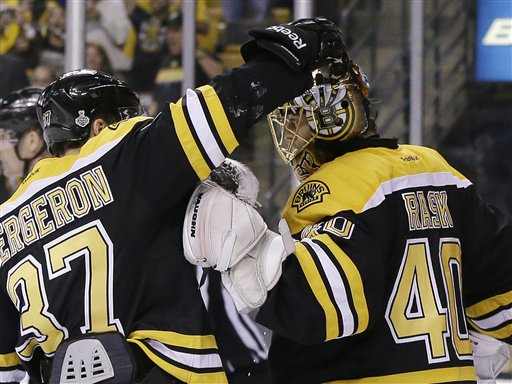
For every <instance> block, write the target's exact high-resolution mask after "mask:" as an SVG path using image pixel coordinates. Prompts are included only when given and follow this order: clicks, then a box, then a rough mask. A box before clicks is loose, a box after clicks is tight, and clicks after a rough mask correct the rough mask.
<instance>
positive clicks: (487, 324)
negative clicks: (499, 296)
mask: <svg viewBox="0 0 512 384" xmlns="http://www.w3.org/2000/svg"><path fill="white" fill-rule="evenodd" d="M510 320H512V308H508V309H505V310H503V311H500V312H498V313H496V314H494V315H492V316H490V317H487V318H485V319H482V320H473V319H471V321H472V322H473V323H475V324H476V325H477V326H478V327H479V328H481V329H484V330H489V329H492V328H496V327H499V326H502V325H503V324H505V323H506V322H508V321H510Z"/></svg>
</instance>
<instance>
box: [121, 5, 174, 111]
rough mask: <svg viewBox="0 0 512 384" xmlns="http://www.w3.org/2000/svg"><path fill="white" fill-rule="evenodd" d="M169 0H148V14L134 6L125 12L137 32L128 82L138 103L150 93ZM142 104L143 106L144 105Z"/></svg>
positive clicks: (162, 43)
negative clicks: (139, 96)
mask: <svg viewBox="0 0 512 384" xmlns="http://www.w3.org/2000/svg"><path fill="white" fill-rule="evenodd" d="M169 5H170V0H151V1H150V2H149V11H147V10H146V9H144V8H143V7H142V6H141V5H139V4H136V5H135V7H134V8H133V10H132V11H131V12H130V13H129V17H130V20H131V22H132V25H133V28H134V29H135V31H136V33H137V39H136V43H135V51H134V57H133V62H132V67H131V69H130V74H129V82H130V84H131V85H132V86H133V87H134V89H135V90H136V91H137V92H139V93H140V94H141V102H142V103H143V104H146V105H148V104H147V103H146V102H145V101H144V100H145V98H146V97H148V96H149V94H150V93H151V92H152V91H153V86H154V84H155V78H156V74H157V72H158V67H159V66H160V60H161V55H162V50H163V47H164V25H163V24H164V22H165V20H166V19H167V17H168V15H169ZM146 105H144V106H146Z"/></svg>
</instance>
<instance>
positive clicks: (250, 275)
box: [222, 229, 288, 313]
mask: <svg viewBox="0 0 512 384" xmlns="http://www.w3.org/2000/svg"><path fill="white" fill-rule="evenodd" d="M287 256H288V254H287V252H286V249H285V245H284V241H283V238H282V237H281V236H280V235H278V234H277V233H274V232H272V231H270V230H268V229H267V230H266V231H265V234H264V235H263V236H262V237H261V238H260V239H259V240H258V241H257V243H256V245H255V246H254V247H253V248H252V249H251V250H250V251H249V252H248V254H247V256H245V257H244V258H242V259H241V260H240V261H239V262H238V263H237V264H235V265H234V266H233V267H232V268H231V269H229V270H228V271H226V272H223V273H222V284H223V285H224V287H225V288H226V290H227V291H228V292H229V293H230V295H231V297H232V298H233V301H234V303H235V306H236V309H237V311H238V312H240V313H248V312H250V311H252V310H254V309H256V308H259V307H260V306H261V305H263V303H264V302H265V300H266V299H267V291H269V290H271V289H272V288H273V287H274V286H275V285H276V284H277V282H278V280H279V278H280V277H281V273H282V266H281V265H282V263H283V261H284V260H285V259H286V257H287Z"/></svg>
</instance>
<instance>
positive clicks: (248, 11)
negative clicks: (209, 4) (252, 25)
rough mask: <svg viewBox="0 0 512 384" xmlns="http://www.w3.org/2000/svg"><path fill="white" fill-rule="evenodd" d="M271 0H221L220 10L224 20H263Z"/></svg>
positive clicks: (266, 15) (267, 12) (267, 13)
mask: <svg viewBox="0 0 512 384" xmlns="http://www.w3.org/2000/svg"><path fill="white" fill-rule="evenodd" d="M270 2H271V0H222V12H223V14H224V19H225V20H226V21H228V22H229V21H240V20H241V19H251V20H254V21H263V20H265V19H266V18H267V17H268V15H269V11H270Z"/></svg>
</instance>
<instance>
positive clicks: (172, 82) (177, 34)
mask: <svg viewBox="0 0 512 384" xmlns="http://www.w3.org/2000/svg"><path fill="white" fill-rule="evenodd" d="M182 22H183V17H182V14H181V12H177V13H174V14H172V15H171V16H170V17H169V19H168V20H166V22H165V24H164V25H165V48H164V53H163V57H162V60H161V63H160V67H159V69H158V72H157V76H156V79H155V87H154V90H153V107H152V108H151V109H150V114H154V113H155V112H156V111H158V110H160V109H161V108H162V106H163V105H164V104H166V103H168V102H175V101H177V100H178V99H179V98H180V97H181V94H182V91H181V87H182V81H183V62H182V59H183V57H182V53H183V28H182V27H183V25H182ZM223 71H224V67H223V65H222V63H221V62H220V61H219V60H218V59H217V58H216V57H215V56H214V55H213V54H212V53H209V52H206V51H204V50H199V49H197V50H196V55H195V86H197V85H202V84H206V83H208V82H209V81H210V80H211V79H213V78H214V77H215V76H217V75H220V74H221V73H222V72H223Z"/></svg>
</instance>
